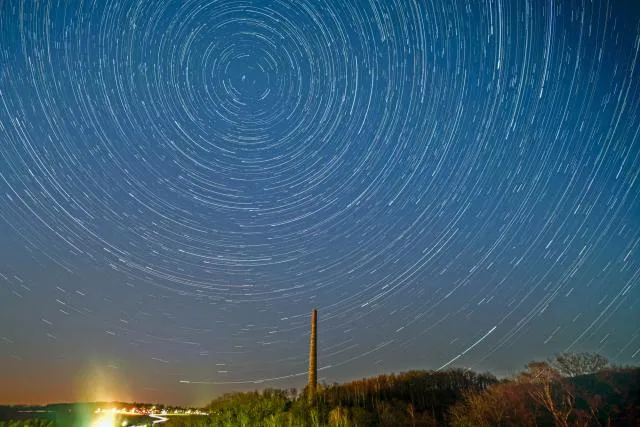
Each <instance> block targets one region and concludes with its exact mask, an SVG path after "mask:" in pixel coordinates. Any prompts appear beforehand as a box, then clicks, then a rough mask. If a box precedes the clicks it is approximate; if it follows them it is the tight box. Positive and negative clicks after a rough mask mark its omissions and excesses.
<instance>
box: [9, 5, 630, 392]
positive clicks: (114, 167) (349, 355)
mask: <svg viewBox="0 0 640 427" xmlns="http://www.w3.org/2000/svg"><path fill="white" fill-rule="evenodd" d="M639 79H640V7H639V6H638V4H637V2H635V1H633V0H628V1H615V2H607V1H603V0H602V1H601V0H594V1H587V0H582V1H580V0H574V1H556V0H549V1H546V0H545V1H533V0H516V1H507V0H486V1H475V0H468V1H419V0H384V1H382V0H380V1H378V0H369V1H365V0H354V1H352V2H345V1H333V0H298V1H281V0H265V1H260V0H254V1H250V0H207V1H199V0H185V1H172V0H159V1H154V2H151V1H146V0H145V1H112V0H103V1H88V0H85V1H77V2H67V1H58V0H50V1H26V0H23V1H19V0H5V1H2V0H0V255H1V261H0V361H1V362H0V373H1V374H2V375H1V376H2V378H3V380H2V382H3V383H4V384H6V385H8V386H9V387H7V389H6V390H5V389H4V387H3V389H2V390H1V391H0V401H6V402H16V403H17V402H43V401H64V400H72V399H74V398H80V397H85V396H86V394H82V393H85V391H78V390H83V388H85V389H86V387H87V386H86V383H87V381H90V380H91V381H94V380H95V379H96V378H98V379H100V381H102V382H104V384H105V385H104V388H105V391H104V392H103V391H98V392H97V393H98V394H97V395H95V396H94V395H91V396H94V397H95V398H96V399H99V398H107V395H108V397H109V398H115V399H122V400H124V399H136V400H138V401H142V400H145V401H169V402H192V401H194V400H198V399H200V400H202V399H204V400H206V399H208V398H210V397H211V396H212V395H216V394H220V393H222V392H225V391H230V390H238V389H243V388H249V389H253V388H256V387H262V386H273V387H288V386H296V387H300V386H301V385H303V384H304V382H305V375H306V357H307V345H308V333H309V332H308V328H309V318H310V312H311V309H312V308H314V307H317V308H318V310H319V333H318V363H319V371H320V372H319V375H320V377H319V380H320V381H326V382H333V381H346V380H349V379H353V378H359V377H362V376H365V375H374V374H378V373H383V372H394V371H395V372H399V371H406V370H409V369H439V368H440V369H446V368H447V367H451V366H462V367H469V368H472V369H475V370H486V369H490V370H493V371H494V372H497V373H509V372H513V371H515V370H517V369H520V368H522V366H523V365H524V363H526V362H527V361H529V360H531V359H533V358H546V357H549V356H552V355H553V354H554V353H556V352H559V351H572V350H573V351H583V350H584V351H598V352H600V353H602V354H604V355H606V356H607V357H609V358H610V359H611V360H612V361H614V362H616V363H621V364H625V363H637V362H638V360H639V359H640V336H639V335H640V329H639V326H640V317H639V316H638V313H640V301H639V300H640V289H639V284H640V257H639V255H638V250H639V245H640V200H639V195H640V191H639V190H640V182H639V179H638V178H639V175H640V101H639V100H640V82H639ZM5 378H6V381H5ZM107 389H108V390H107ZM100 393H102V394H100ZM109 393H111V394H109Z"/></svg>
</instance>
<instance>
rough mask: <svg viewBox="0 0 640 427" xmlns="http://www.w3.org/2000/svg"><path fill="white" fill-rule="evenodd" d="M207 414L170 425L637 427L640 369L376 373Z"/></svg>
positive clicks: (226, 401)
mask: <svg viewBox="0 0 640 427" xmlns="http://www.w3.org/2000/svg"><path fill="white" fill-rule="evenodd" d="M205 410H207V411H208V412H209V413H210V416H208V417H207V416H204V417H197V416H196V417H176V418H172V419H170V420H169V421H168V422H167V423H166V424H165V425H166V426H167V427H171V426H216V427H230V426H242V427H253V426H256V427H257V426H267V427H269V426H273V427H275V426H278V427H281V426H282V427H286V426H288V427H298V426H299V427H302V426H310V427H320V426H322V427H324V426H327V427H329V426H330V427H368V426H381V427H382V426H390V427H391V426H411V427H418V426H420V427H431V426H434V427H435V426H446V425H449V426H452V427H462V426H487V427H488V426H505V427H508V426H559V427H568V426H585V427H588V426H638V425H640V369H638V368H619V367H618V368H612V367H609V366H608V361H607V360H606V359H605V358H604V357H602V356H599V355H594V354H589V353H581V354H561V355H558V356H557V357H556V358H554V359H553V360H550V361H545V362H531V363H529V364H528V365H527V366H526V369H525V370H524V371H523V372H521V373H519V374H518V375H516V376H514V377H512V378H509V379H505V380H501V381H498V380H497V379H496V377H495V376H493V375H492V374H478V373H475V372H473V371H470V370H461V369H453V370H449V371H443V372H434V371H411V372H406V373H401V374H398V375H393V374H392V375H380V376H378V377H374V378H366V379H362V380H358V381H353V382H349V383H345V384H331V385H321V386H319V387H318V391H317V394H316V397H315V399H310V397H309V396H308V395H307V394H306V392H305V391H303V392H302V393H300V394H299V395H298V394H297V393H296V392H295V390H277V389H266V390H263V391H261V392H258V391H255V392H249V393H231V394H227V395H224V396H222V397H220V398H218V399H215V400H214V401H212V402H211V403H210V404H209V405H208V406H207V407H206V408H205Z"/></svg>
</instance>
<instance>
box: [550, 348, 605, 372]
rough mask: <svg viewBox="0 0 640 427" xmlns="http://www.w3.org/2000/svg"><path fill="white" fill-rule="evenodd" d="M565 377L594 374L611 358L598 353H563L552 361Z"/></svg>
mask: <svg viewBox="0 0 640 427" xmlns="http://www.w3.org/2000/svg"><path fill="white" fill-rule="evenodd" d="M551 363H552V365H553V367H554V368H555V369H556V370H557V371H558V372H560V374H561V375H562V376H564V377H575V376H578V375H586V374H593V373H595V372H598V371H600V370H602V369H604V368H606V367H607V366H608V365H609V359H607V358H606V357H604V356H602V355H600V354H596V353H561V354H558V355H557V356H556V358H555V360H553V361H552V362H551Z"/></svg>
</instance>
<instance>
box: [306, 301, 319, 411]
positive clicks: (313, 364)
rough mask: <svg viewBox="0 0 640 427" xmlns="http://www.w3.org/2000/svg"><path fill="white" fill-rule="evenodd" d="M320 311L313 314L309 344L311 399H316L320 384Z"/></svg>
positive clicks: (309, 386) (314, 311)
mask: <svg viewBox="0 0 640 427" xmlns="http://www.w3.org/2000/svg"><path fill="white" fill-rule="evenodd" d="M317 345H318V310H316V309H315V308H314V309H313V311H312V312H311V339H310V342H309V385H308V388H309V399H310V400H314V399H315V397H316V386H317V384H318V347H317Z"/></svg>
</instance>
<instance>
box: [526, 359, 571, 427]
mask: <svg viewBox="0 0 640 427" xmlns="http://www.w3.org/2000/svg"><path fill="white" fill-rule="evenodd" d="M522 380H523V381H525V382H528V383H530V384H531V385H532V386H533V388H532V390H531V391H530V392H529V394H530V395H531V397H533V399H534V400H535V401H536V402H537V403H539V404H540V405H542V406H543V407H544V408H545V409H546V410H547V411H548V412H549V413H550V414H551V416H552V417H553V421H554V424H555V425H556V427H569V416H570V415H571V414H572V412H573V405H574V403H575V396H574V393H573V392H572V390H571V387H570V385H569V384H568V383H567V382H565V381H562V378H561V375H560V372H558V371H557V370H556V369H555V368H554V367H553V366H551V365H550V364H549V363H547V362H530V363H529V364H527V371H525V372H524V373H522V374H521V381H522Z"/></svg>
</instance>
